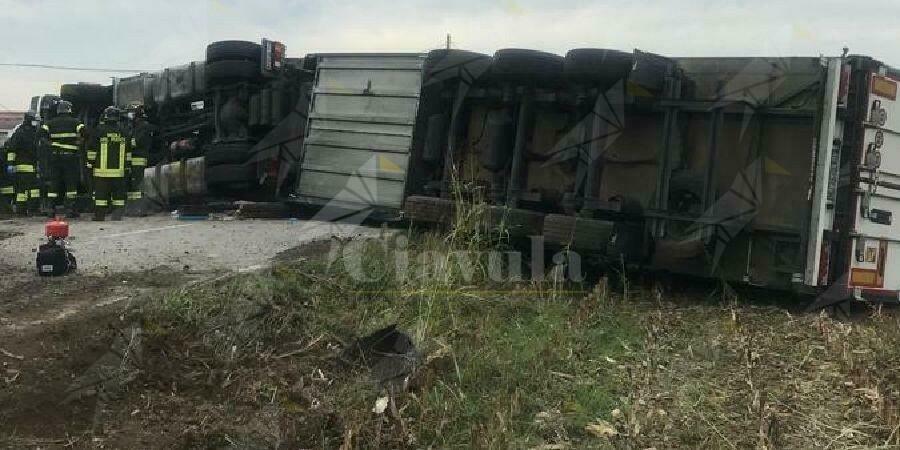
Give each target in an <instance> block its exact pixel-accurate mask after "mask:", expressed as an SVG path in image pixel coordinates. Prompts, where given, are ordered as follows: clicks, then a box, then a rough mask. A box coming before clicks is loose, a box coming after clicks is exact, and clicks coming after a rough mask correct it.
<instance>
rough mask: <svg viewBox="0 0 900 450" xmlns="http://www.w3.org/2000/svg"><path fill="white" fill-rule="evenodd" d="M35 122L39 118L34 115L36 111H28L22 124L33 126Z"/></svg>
mask: <svg viewBox="0 0 900 450" xmlns="http://www.w3.org/2000/svg"><path fill="white" fill-rule="evenodd" d="M35 120H37V116H36V115H35V114H34V111H26V112H25V116H24V117H23V118H22V123H25V124H28V125H31V124H32V123H33V122H34V121H35Z"/></svg>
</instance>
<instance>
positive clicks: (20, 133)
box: [7, 115, 41, 215]
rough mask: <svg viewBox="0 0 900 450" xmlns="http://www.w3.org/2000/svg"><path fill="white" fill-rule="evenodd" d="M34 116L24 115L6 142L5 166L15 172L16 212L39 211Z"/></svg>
mask: <svg viewBox="0 0 900 450" xmlns="http://www.w3.org/2000/svg"><path fill="white" fill-rule="evenodd" d="M33 121H34V116H31V115H26V116H25V122H24V123H22V125H21V126H20V127H19V129H18V130H16V132H15V133H13V135H12V136H11V137H10V138H9V141H7V146H8V148H9V150H8V153H7V164H9V165H11V166H12V167H13V169H14V171H15V173H14V178H15V183H14V187H15V193H16V200H15V201H16V211H17V212H18V213H20V214H23V215H24V214H28V213H36V212H38V211H39V209H40V201H41V190H40V188H39V186H38V180H37V129H36V128H35V126H34V125H33V124H32V122H33Z"/></svg>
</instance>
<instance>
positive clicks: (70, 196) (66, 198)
mask: <svg viewBox="0 0 900 450" xmlns="http://www.w3.org/2000/svg"><path fill="white" fill-rule="evenodd" d="M56 114H57V115H56V117H54V118H53V119H50V121H48V122H47V123H46V124H44V125H43V126H42V127H41V128H42V129H43V131H44V134H45V135H46V137H47V139H49V143H50V148H49V152H50V167H49V169H50V170H49V172H50V174H49V177H48V180H47V181H48V182H49V183H48V184H49V186H48V187H47V198H48V200H49V201H50V202H51V207H53V208H55V207H58V206H59V205H60V204H62V205H63V207H64V208H65V210H66V214H67V215H68V216H69V217H78V210H77V207H76V203H75V202H76V200H77V198H78V185H79V182H80V181H81V143H82V132H83V129H84V124H83V123H81V121H79V120H78V119H77V118H75V117H74V116H73V115H72V103H70V102H68V101H65V100H61V101H60V102H59V103H58V104H57V106H56Z"/></svg>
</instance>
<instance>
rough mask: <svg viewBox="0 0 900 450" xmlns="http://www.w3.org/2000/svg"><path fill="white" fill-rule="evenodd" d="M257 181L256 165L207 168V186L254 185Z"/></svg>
mask: <svg viewBox="0 0 900 450" xmlns="http://www.w3.org/2000/svg"><path fill="white" fill-rule="evenodd" d="M256 181H257V179H256V165H255V164H220V165H218V166H207V167H206V185H207V186H234V185H239V184H240V185H243V184H247V185H252V184H254V183H255V182H256Z"/></svg>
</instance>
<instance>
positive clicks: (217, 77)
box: [205, 61, 259, 83]
mask: <svg viewBox="0 0 900 450" xmlns="http://www.w3.org/2000/svg"><path fill="white" fill-rule="evenodd" d="M205 76H206V81H207V82H210V83H215V82H221V81H241V80H254V79H256V78H258V77H259V63H257V62H253V61H214V62H210V63H206V71H205Z"/></svg>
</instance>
